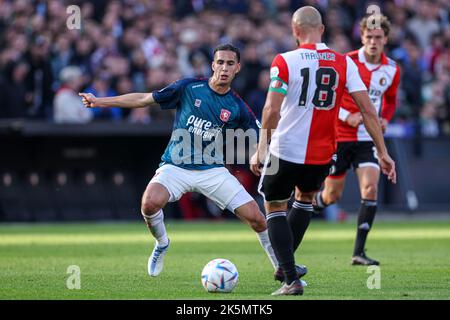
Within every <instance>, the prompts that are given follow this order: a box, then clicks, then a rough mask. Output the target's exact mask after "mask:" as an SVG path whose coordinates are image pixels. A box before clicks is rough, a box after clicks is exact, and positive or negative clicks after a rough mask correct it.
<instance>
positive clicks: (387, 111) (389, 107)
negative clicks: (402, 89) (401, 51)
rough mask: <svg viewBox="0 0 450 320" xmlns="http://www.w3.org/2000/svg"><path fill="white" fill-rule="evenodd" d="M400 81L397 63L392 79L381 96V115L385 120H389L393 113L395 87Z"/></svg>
mask: <svg viewBox="0 0 450 320" xmlns="http://www.w3.org/2000/svg"><path fill="white" fill-rule="evenodd" d="M399 83H400V68H399V66H398V65H397V71H396V72H395V76H394V80H393V81H392V84H391V86H390V87H389V89H387V90H386V92H385V93H384V96H383V104H382V106H381V117H382V118H384V119H386V120H387V121H391V119H392V117H393V116H394V113H395V107H396V104H397V91H398V90H397V89H398V85H399Z"/></svg>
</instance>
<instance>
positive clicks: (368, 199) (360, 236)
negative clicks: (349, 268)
mask: <svg viewBox="0 0 450 320" xmlns="http://www.w3.org/2000/svg"><path fill="white" fill-rule="evenodd" d="M356 175H357V176H358V180H359V187H360V192H361V207H360V210H359V213H358V229H357V233H356V241H355V248H354V251H353V257H352V264H362V265H378V264H379V262H378V261H376V260H373V259H370V258H368V257H367V256H366V254H365V251H364V247H365V244H366V240H367V235H368V233H369V231H370V229H371V228H372V225H373V221H374V219H375V214H376V211H377V197H378V181H379V179H380V170H379V169H378V168H376V167H374V166H367V167H362V168H358V169H356Z"/></svg>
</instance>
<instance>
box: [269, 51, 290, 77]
mask: <svg viewBox="0 0 450 320" xmlns="http://www.w3.org/2000/svg"><path fill="white" fill-rule="evenodd" d="M274 77H278V78H280V79H281V80H283V81H284V82H285V83H286V84H289V69H288V66H287V63H286V60H284V58H283V56H282V55H281V54H277V55H276V57H275V59H273V62H272V65H271V67H270V78H271V79H272V78H274Z"/></svg>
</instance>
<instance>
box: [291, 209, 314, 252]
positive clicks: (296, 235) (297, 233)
mask: <svg viewBox="0 0 450 320" xmlns="http://www.w3.org/2000/svg"><path fill="white" fill-rule="evenodd" d="M312 213H313V206H312V204H311V203H310V202H303V201H294V203H293V204H292V208H291V210H289V214H288V217H287V221H288V223H289V227H290V228H291V231H292V243H293V249H294V253H295V251H297V248H298V246H299V245H300V243H301V242H302V239H303V236H304V235H305V232H306V229H308V226H309V222H310V221H311V216H312Z"/></svg>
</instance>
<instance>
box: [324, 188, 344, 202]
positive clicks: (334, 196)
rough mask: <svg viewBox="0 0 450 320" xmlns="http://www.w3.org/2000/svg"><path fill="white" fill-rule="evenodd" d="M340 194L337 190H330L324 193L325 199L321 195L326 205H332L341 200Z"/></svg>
mask: <svg viewBox="0 0 450 320" xmlns="http://www.w3.org/2000/svg"><path fill="white" fill-rule="evenodd" d="M341 196H342V192H341V191H340V190H338V189H331V190H329V191H328V192H327V193H326V199H325V197H324V194H323V193H322V198H323V200H324V201H325V202H326V203H327V204H333V203H336V202H338V201H339V200H340V199H341Z"/></svg>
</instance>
